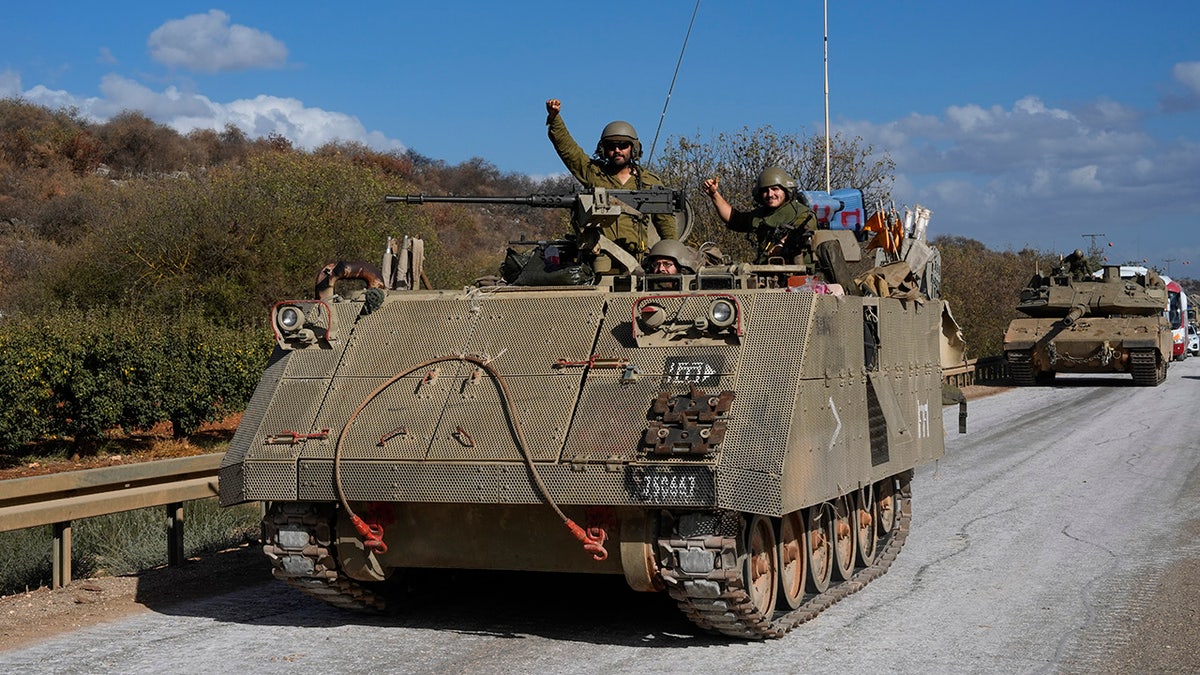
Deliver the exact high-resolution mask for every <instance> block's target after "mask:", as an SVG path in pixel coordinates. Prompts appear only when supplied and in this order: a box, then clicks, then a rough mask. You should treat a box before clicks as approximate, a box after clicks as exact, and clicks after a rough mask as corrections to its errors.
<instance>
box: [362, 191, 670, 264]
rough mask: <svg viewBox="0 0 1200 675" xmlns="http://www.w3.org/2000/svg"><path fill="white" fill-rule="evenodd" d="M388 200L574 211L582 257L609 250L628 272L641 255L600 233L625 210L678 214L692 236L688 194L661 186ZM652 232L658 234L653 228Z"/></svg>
mask: <svg viewBox="0 0 1200 675" xmlns="http://www.w3.org/2000/svg"><path fill="white" fill-rule="evenodd" d="M383 201H384V202H385V203H388V204H396V203H399V204H433V203H450V204H511V205H517V206H533V207H538V208H558V209H571V210H572V214H571V225H572V227H573V228H574V230H575V235H576V239H575V240H576V243H577V246H578V250H579V252H580V254H581V256H585V257H590V256H597V255H601V254H606V255H607V257H608V258H610V259H611V260H612V262H613V263H614V264H615V265H617V266H619V267H621V268H624V273H625V274H630V273H632V272H633V270H634V269H636V268H637V267H638V261H637V259H636V258H634V257H633V256H632V255H630V253H629V252H628V251H626V250H625V249H623V248H621V247H620V246H618V245H617V244H616V243H614V242H613V241H612V240H610V239H608V238H607V237H605V236H604V235H602V234H601V230H602V229H603V228H604V227H605V226H606V225H610V224H615V223H616V220H617V218H618V217H620V216H621V215H622V214H625V215H631V216H634V217H639V216H650V215H657V214H674V216H675V222H676V226H677V228H678V232H679V238H680V239H684V238H685V237H687V235H688V234H689V233H690V232H691V230H692V209H691V205H690V204H689V203H688V201H687V199H686V197H685V195H684V192H683V191H682V190H671V189H668V188H666V187H662V186H654V187H649V188H644V189H641V190H610V189H607V188H601V187H593V188H585V189H582V190H579V191H576V192H568V193H558V194H551V193H539V194H531V195H528V196H524V197H508V196H501V197H485V196H476V195H465V196H455V195H447V196H431V195H423V194H416V195H387V196H385V197H384V198H383ZM650 232H651V233H653V229H651V230H650ZM649 243H650V244H653V243H654V242H653V241H650V242H649Z"/></svg>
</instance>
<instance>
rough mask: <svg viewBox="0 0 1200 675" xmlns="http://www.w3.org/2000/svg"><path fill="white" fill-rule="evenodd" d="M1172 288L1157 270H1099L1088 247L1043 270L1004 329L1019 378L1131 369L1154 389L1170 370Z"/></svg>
mask: <svg viewBox="0 0 1200 675" xmlns="http://www.w3.org/2000/svg"><path fill="white" fill-rule="evenodd" d="M1166 307H1167V288H1166V285H1165V284H1164V283H1163V281H1162V279H1161V278H1160V277H1159V276H1158V275H1157V274H1156V273H1154V272H1153V271H1146V272H1144V273H1141V274H1134V275H1132V276H1126V277H1122V276H1121V268H1120V266H1115V265H1110V266H1105V267H1104V268H1103V269H1102V270H1100V271H1099V272H1096V273H1093V272H1092V271H1091V270H1090V269H1088V267H1087V266H1086V263H1085V262H1084V259H1083V252H1082V251H1075V252H1074V253H1072V254H1071V255H1070V256H1067V257H1066V258H1065V259H1064V261H1063V264H1062V265H1060V266H1058V267H1056V268H1055V269H1054V270H1052V271H1051V273H1050V274H1042V273H1041V272H1036V273H1035V274H1034V275H1033V278H1032V279H1030V281H1029V283H1028V284H1027V285H1026V286H1025V288H1023V289H1021V297H1020V302H1019V304H1018V305H1017V310H1018V311H1020V312H1021V313H1023V314H1025V315H1027V317H1028V318H1018V319H1013V320H1012V322H1010V323H1009V324H1008V330H1007V331H1006V332H1005V333H1004V355H1005V358H1006V359H1007V361H1008V368H1009V373H1010V374H1011V376H1012V379H1013V382H1015V383H1016V384H1018V385H1022V386H1031V385H1038V384H1042V385H1045V384H1051V383H1053V382H1054V378H1055V375H1056V374H1057V373H1130V374H1131V375H1132V376H1133V382H1134V384H1136V385H1140V386H1147V387H1153V386H1157V385H1158V384H1160V383H1161V382H1162V381H1163V380H1164V379H1166V376H1167V365H1168V362H1169V361H1170V360H1171V347H1172V343H1171V328H1170V325H1169V324H1168V323H1167V319H1166V317H1165V316H1164V314H1163V312H1164V310H1165V309H1166Z"/></svg>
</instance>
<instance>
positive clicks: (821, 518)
mask: <svg viewBox="0 0 1200 675" xmlns="http://www.w3.org/2000/svg"><path fill="white" fill-rule="evenodd" d="M804 525H805V528H804V543H805V544H807V546H808V548H807V549H806V550H805V551H804V559H805V561H807V563H808V590H809V592H811V593H824V592H825V589H827V588H829V579H830V577H832V576H833V508H832V507H831V506H830V505H829V504H828V503H824V504H817V505H816V506H810V507H808V511H807V512H806V513H805V514H804Z"/></svg>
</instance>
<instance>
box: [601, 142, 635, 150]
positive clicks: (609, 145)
mask: <svg viewBox="0 0 1200 675" xmlns="http://www.w3.org/2000/svg"><path fill="white" fill-rule="evenodd" d="M603 145H604V149H605V150H628V149H629V148H631V147H633V143H630V142H629V141H604V143H603Z"/></svg>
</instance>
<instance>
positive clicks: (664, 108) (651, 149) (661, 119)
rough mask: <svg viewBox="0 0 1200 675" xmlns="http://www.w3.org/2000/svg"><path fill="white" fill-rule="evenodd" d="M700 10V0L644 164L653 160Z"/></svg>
mask: <svg viewBox="0 0 1200 675" xmlns="http://www.w3.org/2000/svg"><path fill="white" fill-rule="evenodd" d="M699 11H700V0H696V6H695V7H694V8H692V20H691V21H689V22H688V29H687V33H686V34H684V36H683V46H682V47H680V48H679V60H678V61H676V62H675V74H674V75H671V86H670V87H667V100H665V101H663V109H662V114H661V115H659V116H658V128H657V129H655V130H654V140H652V141H650V154H649V155H646V164H647V165H649V164H650V162H652V161H654V146H656V145H658V134H659V132H661V131H662V125H663V120H664V119H665V118H666V117H667V106H668V105H670V104H671V92H672V91H674V90H675V78H677V77H679V66H680V65H682V64H683V52H684V51H686V50H687V43H688V38H689V37H691V36H692V25H693V24H695V23H696V13H697V12H699Z"/></svg>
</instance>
